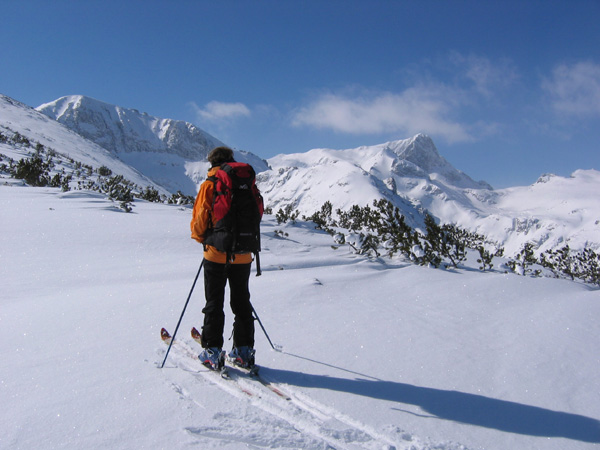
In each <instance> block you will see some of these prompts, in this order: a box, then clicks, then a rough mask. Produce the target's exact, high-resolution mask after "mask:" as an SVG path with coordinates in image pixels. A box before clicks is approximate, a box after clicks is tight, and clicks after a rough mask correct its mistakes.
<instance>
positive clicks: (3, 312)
mask: <svg viewBox="0 0 600 450" xmlns="http://www.w3.org/2000/svg"><path fill="white" fill-rule="evenodd" d="M583 175H586V174H585V173H584V174H583ZM588 175H589V174H588ZM591 175H593V176H595V174H591ZM1 181H2V183H1V184H0V210H1V211H2V219H1V220H0V280H2V285H3V288H2V290H1V291H0V340H1V342H3V344H2V346H1V347H0V358H1V361H2V364H1V365H0V401H1V404H2V405H3V408H2V410H1V411H0V424H1V429H2V432H1V433H0V448H2V449H5V448H6V449H9V448H10V449H29V448H38V449H53V448H62V449H80V448H115V449H130V448H152V449H157V448H170V449H173V448H190V447H194V448H202V449H241V448H251V449H258V448H280V449H292V448H307V449H326V448H339V449H378V450H379V449H392V448H396V449H415V450H421V449H438V450H455V449H466V448H468V449H486V450H500V449H502V450H504V449H544V450H559V449H560V450H565V449H566V450H572V449H577V450H579V449H592V448H597V446H598V444H599V443H600V392H599V390H598V386H600V356H599V355H600V341H599V340H598V338H597V337H598V335H599V333H600V322H598V320H597V317H598V316H599V314H600V291H599V290H597V289H593V288H591V287H589V286H586V285H584V284H581V283H575V282H568V281H565V280H555V279H549V278H528V277H520V276H517V275H512V274H504V273H501V272H498V271H496V272H491V273H481V272H479V271H477V270H475V269H472V268H470V267H465V268H462V269H459V270H453V271H444V270H435V269H428V268H423V267H417V266H414V265H411V264H408V263H406V262H404V261H402V260H393V261H390V260H383V259H382V260H368V259H365V258H363V257H359V256H356V255H353V254H352V253H351V252H350V251H349V250H348V249H347V248H346V247H336V248H334V247H332V244H333V242H332V240H331V238H330V237H329V236H328V235H326V234H324V233H320V232H316V231H314V230H313V228H312V227H311V226H310V225H309V224H306V223H303V222H300V223H298V224H296V225H292V224H287V225H277V224H276V222H275V220H274V218H273V217H272V216H266V217H265V221H264V223H263V227H262V242H263V252H262V253H261V262H262V267H263V275H262V276H261V277H254V276H252V277H251V280H250V283H251V292H252V301H253V304H254V306H255V308H256V311H257V312H258V314H259V316H260V318H261V320H262V323H263V324H264V326H265V328H266V330H267V332H268V333H269V336H270V337H271V339H272V340H273V342H274V343H275V344H277V345H278V346H280V350H281V351H274V350H272V349H271V347H270V346H269V344H268V341H267V340H266V338H265V336H264V335H263V333H262V331H261V329H260V328H259V327H258V326H257V330H256V348H257V362H258V363H259V364H260V365H261V366H262V373H263V374H264V376H265V377H268V378H270V379H272V380H274V381H276V382H277V383H278V384H279V385H280V387H281V389H282V390H285V392H286V393H288V394H289V395H290V396H291V397H292V399H291V400H289V401H286V400H284V399H282V398H279V397H277V396H276V395H275V394H273V393H272V392H270V391H268V390H265V389H262V388H261V387H259V386H257V385H256V384H255V383H254V382H252V381H251V380H248V381H245V382H244V383H245V384H244V386H245V387H246V388H247V389H251V390H254V392H255V393H256V394H260V395H254V396H253V397H249V396H248V395H245V394H244V393H243V392H241V391H240V390H239V389H237V388H236V387H235V385H234V384H233V382H232V381H227V380H221V379H219V378H218V377H215V376H214V374H211V373H206V372H198V367H197V364H195V363H194V361H192V360H191V359H190V358H188V357H186V356H185V355H182V354H181V352H178V351H176V350H173V351H172V352H171V355H170V356H169V359H168V360H167V363H166V365H165V367H164V368H163V369H159V368H158V366H159V365H160V363H161V362H162V360H163V358H164V354H165V350H166V347H165V345H164V344H163V343H162V342H161V340H160V337H159V333H160V329H161V327H163V326H165V327H167V329H169V330H170V331H171V332H173V331H174V328H175V325H176V323H177V320H178V319H179V316H180V313H181V310H182V308H183V305H184V302H185V300H186V298H187V295H188V293H189V290H190V288H191V285H192V282H193V279H194V276H195V274H196V272H197V270H198V267H199V264H200V261H201V247H200V246H199V245H198V244H197V243H195V242H194V241H193V240H192V239H190V235H189V221H190V216H191V211H190V209H188V208H181V207H177V206H169V205H161V204H153V203H147V202H143V201H136V202H135V203H134V210H133V213H131V214H127V213H124V212H122V211H121V210H119V209H118V208H117V207H116V205H115V204H113V203H111V202H110V201H108V200H106V199H105V198H104V197H102V196H101V195H99V194H96V193H91V192H86V191H71V192H66V193H63V192H61V191H60V190H58V189H52V188H33V187H23V186H20V183H16V182H12V181H11V180H6V179H3V180H1ZM276 230H281V231H283V232H285V233H288V236H286V237H282V236H281V235H280V234H277V233H276V232H275V231H276ZM202 291H203V289H202V281H201V279H200V281H199V283H198V285H197V286H196V288H195V290H194V293H193V295H192V298H191V301H190V305H189V306H188V309H187V312H186V314H185V316H184V318H183V321H182V325H181V328H180V331H179V335H178V337H180V338H181V340H182V341H184V343H185V344H186V345H188V346H189V347H193V348H194V349H195V351H199V347H198V346H197V344H196V343H194V342H193V341H192V340H191V337H190V336H189V330H190V329H191V328H192V326H196V327H198V328H199V327H200V325H201V321H202V314H201V309H202V306H203V295H202ZM226 311H227V324H228V326H230V324H231V321H232V320H231V313H230V311H229V310H226ZM228 333H229V330H228V329H227V330H226V336H225V337H228ZM227 342H228V344H229V341H227Z"/></svg>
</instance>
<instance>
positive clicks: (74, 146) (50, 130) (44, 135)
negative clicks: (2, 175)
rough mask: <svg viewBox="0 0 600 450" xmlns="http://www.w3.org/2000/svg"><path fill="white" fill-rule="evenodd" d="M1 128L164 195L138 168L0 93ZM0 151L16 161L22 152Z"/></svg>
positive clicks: (7, 132) (162, 190)
mask: <svg viewBox="0 0 600 450" xmlns="http://www.w3.org/2000/svg"><path fill="white" fill-rule="evenodd" d="M2 131H4V132H5V133H6V134H12V133H14V132H17V133H20V134H21V135H22V136H25V137H26V138H28V139H29V140H30V141H31V142H39V143H40V144H42V145H44V146H45V147H47V148H49V149H53V150H54V151H56V152H58V153H60V154H63V155H67V156H69V157H71V158H72V159H74V160H75V161H78V162H81V163H83V164H87V165H89V166H92V167H93V168H95V169H97V168H99V167H102V166H105V167H108V168H109V169H110V170H112V172H113V173H114V174H118V175H123V176H124V177H125V178H126V179H128V180H130V181H132V182H134V183H136V184H138V185H139V186H142V187H144V186H152V187H155V188H157V189H159V191H160V192H162V193H165V194H167V191H166V190H164V189H162V188H160V186H158V185H156V184H155V183H154V182H153V181H152V180H150V179H149V178H148V177H146V176H145V175H143V174H142V173H140V171H138V170H136V169H134V168H133V167H131V166H130V165H129V164H126V163H124V162H123V161H121V160H119V159H118V158H117V157H116V156H115V155H114V154H112V153H111V152H109V151H108V150H106V149H104V148H102V147H100V146H99V145H97V144H95V143H94V142H92V141H90V140H88V139H85V138H84V137H82V136H81V135H79V134H77V133H75V132H73V131H72V130H70V129H69V128H67V127H65V126H64V125H62V124H60V123H58V122H56V121H55V120H52V119H50V118H48V117H47V116H46V115H44V114H42V113H40V112H38V111H36V110H35V109H33V108H31V107H29V106H27V105H24V104H23V103H20V102H18V101H16V100H14V99H12V98H10V97H7V96H5V95H2V94H0V132H2ZM2 152H3V153H6V154H7V156H10V157H12V158H14V159H17V160H18V159H20V158H21V157H23V155H17V154H14V155H13V154H12V152H13V149H12V148H11V147H10V146H8V145H3V149H2Z"/></svg>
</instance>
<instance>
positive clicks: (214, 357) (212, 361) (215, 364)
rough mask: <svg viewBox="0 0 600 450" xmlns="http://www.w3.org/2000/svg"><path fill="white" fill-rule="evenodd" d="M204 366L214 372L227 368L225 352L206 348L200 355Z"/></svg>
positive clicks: (215, 348) (214, 348)
mask: <svg viewBox="0 0 600 450" xmlns="http://www.w3.org/2000/svg"><path fill="white" fill-rule="evenodd" d="M198 359H199V360H200V362H201V363H202V364H204V365H205V366H206V367H208V368H209V369H212V370H216V371H220V370H222V369H223V367H224V366H225V352H224V351H222V350H221V349H220V348H217V347H211V348H205V349H204V350H202V351H201V352H200V354H199V355H198Z"/></svg>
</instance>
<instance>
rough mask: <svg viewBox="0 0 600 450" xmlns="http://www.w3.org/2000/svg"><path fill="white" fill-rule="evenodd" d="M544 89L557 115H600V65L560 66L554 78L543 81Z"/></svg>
mask: <svg viewBox="0 0 600 450" xmlns="http://www.w3.org/2000/svg"><path fill="white" fill-rule="evenodd" d="M542 88H543V89H544V90H545V91H546V92H547V93H548V94H549V95H550V100H551V103H552V107H553V108H554V110H555V111H556V112H558V113H562V114H567V115H574V116H597V115H600V65H599V64H594V63H592V62H579V63H576V64H573V65H567V64H561V65H559V66H557V67H555V68H554V70H553V72H552V77H551V78H549V79H545V80H543V83H542Z"/></svg>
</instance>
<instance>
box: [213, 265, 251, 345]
mask: <svg viewBox="0 0 600 450" xmlns="http://www.w3.org/2000/svg"><path fill="white" fill-rule="evenodd" d="M250 266H251V264H229V265H226V264H219V263H215V262H212V261H208V260H204V295H205V297H206V306H205V307H204V309H203V310H202V312H203V313H204V326H203V327H202V344H203V346H204V347H205V348H208V347H218V348H223V328H224V327H225V311H224V310H223V308H224V303H225V286H226V285H227V282H229V291H230V299H229V303H230V306H231V311H232V312H233V315H234V322H233V346H234V347H242V346H248V347H250V348H253V347H254V317H253V315H252V305H251V304H250V290H249V289H248V280H249V278H250Z"/></svg>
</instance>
